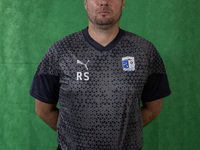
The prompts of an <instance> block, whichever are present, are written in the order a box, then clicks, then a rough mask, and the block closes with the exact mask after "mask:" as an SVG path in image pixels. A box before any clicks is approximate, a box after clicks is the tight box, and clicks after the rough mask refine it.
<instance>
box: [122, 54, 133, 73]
mask: <svg viewBox="0 0 200 150" xmlns="http://www.w3.org/2000/svg"><path fill="white" fill-rule="evenodd" d="M122 67H123V70H124V71H134V70H135V59H134V57H130V56H127V57H122Z"/></svg>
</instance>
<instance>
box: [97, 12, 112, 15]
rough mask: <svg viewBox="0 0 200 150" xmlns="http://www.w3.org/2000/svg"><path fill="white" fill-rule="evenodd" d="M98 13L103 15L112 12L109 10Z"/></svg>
mask: <svg viewBox="0 0 200 150" xmlns="http://www.w3.org/2000/svg"><path fill="white" fill-rule="evenodd" d="M98 13H99V14H101V15H108V14H110V12H108V11H100V12H98Z"/></svg>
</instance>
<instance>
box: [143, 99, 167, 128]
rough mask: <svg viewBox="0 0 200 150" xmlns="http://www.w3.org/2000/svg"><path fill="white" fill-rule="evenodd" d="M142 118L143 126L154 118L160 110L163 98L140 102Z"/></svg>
mask: <svg viewBox="0 0 200 150" xmlns="http://www.w3.org/2000/svg"><path fill="white" fill-rule="evenodd" d="M142 104H143V106H142V108H141V111H142V120H143V127H144V126H146V125H147V124H148V123H150V122H151V121H152V120H154V119H155V118H156V117H157V116H158V115H159V114H160V112H161V108H162V104H163V99H158V100H155V101H152V102H142Z"/></svg>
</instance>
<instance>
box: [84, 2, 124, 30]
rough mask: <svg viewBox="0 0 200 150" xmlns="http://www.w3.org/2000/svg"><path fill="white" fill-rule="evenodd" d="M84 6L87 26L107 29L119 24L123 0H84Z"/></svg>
mask: <svg viewBox="0 0 200 150" xmlns="http://www.w3.org/2000/svg"><path fill="white" fill-rule="evenodd" d="M84 6H85V9H86V11H87V15H88V19H89V25H90V24H92V25H94V26H97V27H100V28H102V29H107V28H110V27H112V26H114V25H116V24H117V23H119V20H120V17H121V14H122V11H123V9H124V6H125V2H124V0H85V1H84Z"/></svg>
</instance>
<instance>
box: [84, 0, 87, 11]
mask: <svg viewBox="0 0 200 150" xmlns="http://www.w3.org/2000/svg"><path fill="white" fill-rule="evenodd" d="M84 7H85V9H86V10H87V0H84Z"/></svg>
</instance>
